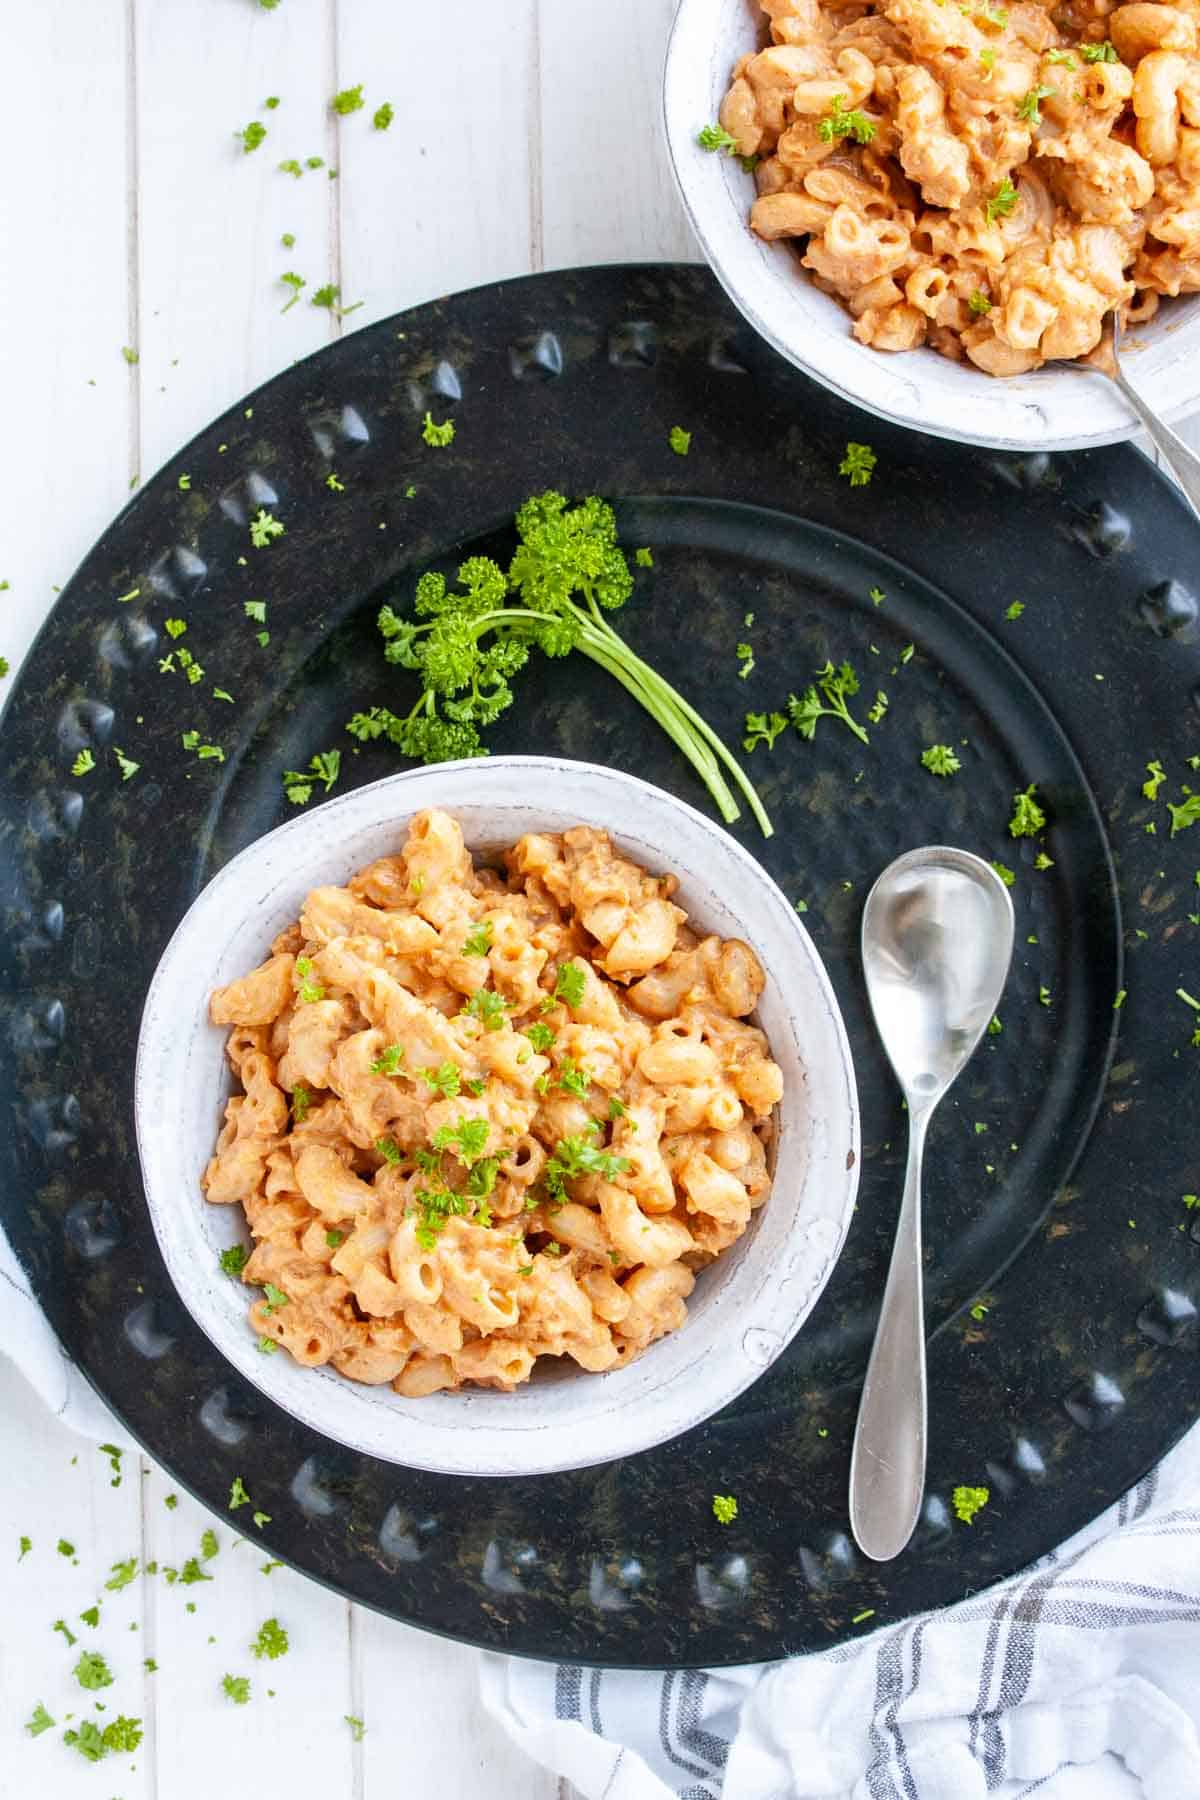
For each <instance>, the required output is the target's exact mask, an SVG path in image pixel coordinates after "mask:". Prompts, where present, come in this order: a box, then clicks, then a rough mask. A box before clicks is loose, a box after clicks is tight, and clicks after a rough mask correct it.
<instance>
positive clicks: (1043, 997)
mask: <svg viewBox="0 0 1200 1800" xmlns="http://www.w3.org/2000/svg"><path fill="white" fill-rule="evenodd" d="M1038 1003H1039V1005H1041V1006H1049V1005H1050V1004H1051V995H1050V989H1049V988H1048V987H1040V988H1039V989H1038Z"/></svg>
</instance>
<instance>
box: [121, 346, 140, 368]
mask: <svg viewBox="0 0 1200 1800" xmlns="http://www.w3.org/2000/svg"><path fill="white" fill-rule="evenodd" d="M121 355H122V356H123V357H124V358H125V361H126V362H127V363H128V364H129V366H130V368H133V366H134V364H135V363H139V362H140V361H141V360H142V359H141V357H140V356H139V355H138V352H137V351H136V350H135V349H134V348H133V346H132V344H122V345H121Z"/></svg>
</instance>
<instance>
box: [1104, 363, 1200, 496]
mask: <svg viewBox="0 0 1200 1800" xmlns="http://www.w3.org/2000/svg"><path fill="white" fill-rule="evenodd" d="M1113 379H1114V380H1115V381H1116V384H1117V386H1118V387H1119V388H1120V390H1121V392H1122V393H1123V394H1124V396H1125V398H1126V400H1128V402H1129V404H1130V406H1131V407H1132V408H1133V410H1134V412H1135V413H1136V414H1137V416H1138V418H1139V419H1140V420H1141V421H1142V424H1143V425H1144V426H1145V427H1146V430H1147V431H1148V432H1149V434H1150V436H1151V437H1152V438H1153V440H1154V442H1155V444H1156V445H1157V447H1158V450H1159V453H1160V454H1161V456H1162V458H1163V461H1164V462H1165V463H1166V465H1167V467H1168V468H1169V469H1170V471H1171V473H1172V475H1174V477H1175V479H1176V481H1177V482H1178V483H1179V485H1180V487H1181V488H1182V489H1183V491H1184V493H1185V494H1186V495H1187V497H1188V499H1189V500H1190V501H1191V503H1192V506H1193V508H1194V509H1195V511H1196V512H1197V513H1200V456H1197V455H1196V452H1195V451H1194V450H1192V449H1190V448H1189V446H1188V445H1187V444H1185V443H1184V441H1183V439H1182V438H1181V437H1178V436H1177V435H1176V434H1175V432H1173V431H1172V430H1171V427H1170V426H1169V425H1166V424H1164V423H1163V421H1162V420H1161V419H1160V418H1159V416H1158V414H1157V413H1156V412H1155V411H1154V410H1153V408H1152V407H1150V406H1147V404H1146V402H1145V401H1144V400H1143V399H1142V397H1141V395H1140V394H1139V393H1138V391H1137V389H1136V388H1135V387H1134V386H1133V384H1132V383H1131V382H1130V381H1129V380H1128V379H1127V377H1126V376H1125V374H1124V372H1123V370H1122V369H1121V368H1120V367H1118V369H1117V372H1116V375H1115V376H1114V378H1113Z"/></svg>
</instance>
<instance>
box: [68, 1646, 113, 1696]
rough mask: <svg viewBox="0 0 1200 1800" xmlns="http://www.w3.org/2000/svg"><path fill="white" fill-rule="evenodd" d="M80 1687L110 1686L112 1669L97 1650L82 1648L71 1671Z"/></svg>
mask: <svg viewBox="0 0 1200 1800" xmlns="http://www.w3.org/2000/svg"><path fill="white" fill-rule="evenodd" d="M72 1673H73V1674H74V1676H75V1679H76V1681H77V1682H78V1683H79V1685H80V1687H81V1688H88V1689H96V1688H106V1687H111V1686H112V1684H113V1676H112V1670H111V1669H110V1668H109V1666H108V1664H107V1663H106V1662H105V1660H104V1658H103V1657H102V1656H101V1654H100V1652H99V1651H98V1650H84V1651H83V1652H82V1653H81V1655H80V1658H79V1661H78V1662H77V1663H76V1664H75V1667H74V1669H73V1671H72Z"/></svg>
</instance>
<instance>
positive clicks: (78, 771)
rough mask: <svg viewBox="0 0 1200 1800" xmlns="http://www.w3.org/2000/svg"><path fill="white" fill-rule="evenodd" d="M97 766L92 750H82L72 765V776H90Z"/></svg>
mask: <svg viewBox="0 0 1200 1800" xmlns="http://www.w3.org/2000/svg"><path fill="white" fill-rule="evenodd" d="M95 766H96V759H95V757H94V756H93V755H92V753H91V751H90V750H81V751H80V752H79V755H78V756H77V757H76V758H75V761H74V762H73V763H72V764H71V773H72V775H90V774H91V772H92V770H93V769H94V768H95Z"/></svg>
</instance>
